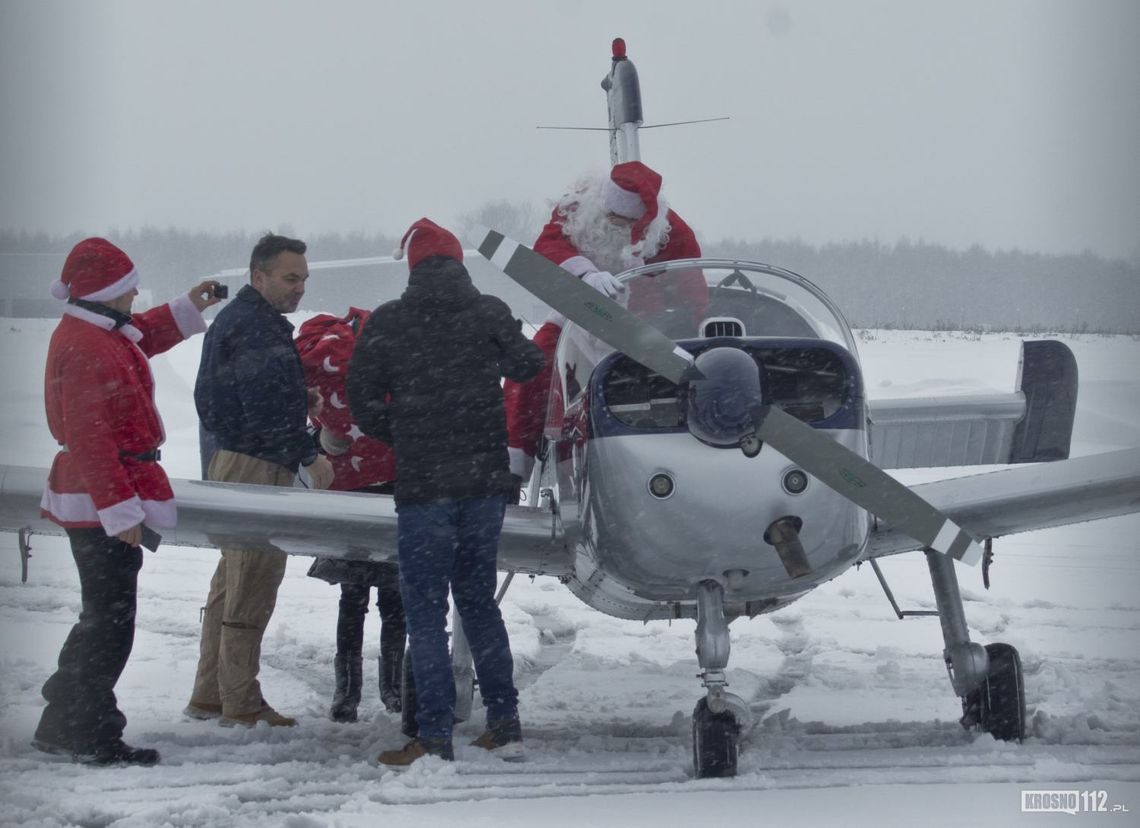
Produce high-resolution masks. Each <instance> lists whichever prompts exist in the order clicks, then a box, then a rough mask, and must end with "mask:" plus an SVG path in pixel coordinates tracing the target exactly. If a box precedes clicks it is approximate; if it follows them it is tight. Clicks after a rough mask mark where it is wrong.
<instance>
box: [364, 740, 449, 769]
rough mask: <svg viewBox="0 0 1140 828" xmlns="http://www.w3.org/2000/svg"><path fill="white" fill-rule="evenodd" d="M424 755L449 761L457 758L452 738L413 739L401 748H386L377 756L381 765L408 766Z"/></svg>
mask: <svg viewBox="0 0 1140 828" xmlns="http://www.w3.org/2000/svg"><path fill="white" fill-rule="evenodd" d="M423 756H438V757H439V758H440V759H445V760H447V761H448V762H450V761H452V760H453V759H455V751H454V750H453V749H452V747H451V740H450V739H419V738H416V739H412V741H410V742H408V743H407V744H406V745H404V746H403V747H402V748H400V749H399V750H386V751H384V752H383V753H381V754H380V755H379V756H377V757H376V761H377V762H379V763H380V764H381V765H390V766H392V767H396V768H401V767H407V766H408V765H410V764H412V762H414V761H416V760H417V759H419V758H421V757H423Z"/></svg>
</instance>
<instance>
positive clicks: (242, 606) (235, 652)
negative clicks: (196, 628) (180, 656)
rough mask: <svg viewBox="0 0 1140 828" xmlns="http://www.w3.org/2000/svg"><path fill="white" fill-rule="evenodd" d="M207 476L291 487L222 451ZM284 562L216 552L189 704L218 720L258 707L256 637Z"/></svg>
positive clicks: (243, 552) (278, 473)
mask: <svg viewBox="0 0 1140 828" xmlns="http://www.w3.org/2000/svg"><path fill="white" fill-rule="evenodd" d="M207 476H208V477H209V479H210V480H217V481H221V482H224V483H256V484H259V485H263V486H292V485H293V477H294V475H293V473H292V472H291V471H289V470H288V469H287V468H285V467H284V466H278V465H277V464H276V463H269V462H267V461H265V460H258V459H257V458H256V457H250V456H248V455H245V454H238V453H236V452H232V451H226V450H225V449H219V450H218V451H217V452H215V453H214V458H213V460H211V461H210V468H209V471H208V472H207ZM287 559H288V555H286V554H285V553H284V552H278V551H267V550H262V549H258V550H248V549H233V548H225V547H223V548H222V559H221V560H220V561H218V568H217V569H216V570H215V571H214V577H213V578H212V579H211V580H210V595H209V597H208V598H207V599H206V614H205V617H204V618H203V620H202V643H201V647H200V649H199V655H198V674H197V676H196V677H195V679H194V692H193V695H192V696H191V698H190V701H191V703H193V704H220V705H221V706H222V715H224V716H236V715H241V714H246V713H255V712H256V711H258V710H260V709H261V706H262V704H263V697H262V694H261V684H260V683H259V682H258V680H257V674H258V672H259V671H260V669H261V639H262V637H263V636H264V635H265V628H266V627H267V626H268V624H269V619H270V618H271V617H272V615H273V608H274V606H275V605H276V603H277V589H278V587H280V586H281V581H282V579H283V578H284V577H285V562H286V560H287Z"/></svg>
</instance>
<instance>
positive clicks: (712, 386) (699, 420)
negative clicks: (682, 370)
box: [688, 348, 764, 446]
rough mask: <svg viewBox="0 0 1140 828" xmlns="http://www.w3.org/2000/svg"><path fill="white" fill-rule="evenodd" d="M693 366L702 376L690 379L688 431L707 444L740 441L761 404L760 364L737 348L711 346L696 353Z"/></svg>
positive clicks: (761, 382)
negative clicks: (694, 365) (697, 354)
mask: <svg viewBox="0 0 1140 828" xmlns="http://www.w3.org/2000/svg"><path fill="white" fill-rule="evenodd" d="M696 367H697V368H698V369H699V370H700V372H701V374H703V375H704V376H703V378H702V379H698V380H693V381H691V382H690V383H689V398H688V427H689V432H690V433H691V434H692V435H693V436H694V437H696V438H697V439H698V440H701V441H703V442H705V443H709V444H710V445H714V446H737V445H739V444H740V439H741V438H742V437H744V436H745V435H747V434H750V433H751V432H752V431H753V430H754V429H755V422H754V412H755V411H756V409H757V408H758V407H759V406H761V405H763V404H764V388H763V379H762V377H761V374H760V366H759V365H757V364H756V361H755V360H754V359H753V358H752V357H751V356H750V355H749V354H748V353H746V352H745V351H742V350H740V349H739V348H712V349H710V350H708V351H705V352H704V353H702V354H700V355H699V356H697V359H696Z"/></svg>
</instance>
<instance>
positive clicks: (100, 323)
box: [63, 305, 115, 331]
mask: <svg viewBox="0 0 1140 828" xmlns="http://www.w3.org/2000/svg"><path fill="white" fill-rule="evenodd" d="M63 315H64V316H74V317H75V318H76V319H82V320H83V321H84V322H90V323H91V324H92V325H94V326H95V327H96V328H102V329H103V330H105V331H110V330H113V329H114V327H115V320H113V319H111V317H109V316H103V315H102V314H100V313H95V312H94V311H89V310H87V308H81V307H79V305H68V306H67V307H65V308H64V309H63Z"/></svg>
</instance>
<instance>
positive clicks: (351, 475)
mask: <svg viewBox="0 0 1140 828" xmlns="http://www.w3.org/2000/svg"><path fill="white" fill-rule="evenodd" d="M370 315H371V313H370V312H369V311H366V310H361V309H360V308H349V311H348V315H347V316H345V317H344V318H343V319H338V318H336V317H335V316H330V315H329V314H321V315H320V316H314V317H313V318H312V319H310V320H308V321H307V322H305V323H304V324H303V325H301V328H300V330H299V331H298V332H297V339H296V342H297V353H299V354H300V355H301V364H302V365H303V366H304V368H305V384H306V385H308V386H309V387H310V388H318V389H320V392H321V396H322V397H324V400H325V404H324V407H323V408H322V409H321V414H320V416H319V417H313V418H312V420H313V422H314V423H316V424H317V425H318V426H320V427H321V428H323V429H328V430H329V431H331V432H333V433H334V434H336V435H338V436H340V437H343V438H347V439H349V440H351V441H352V445H351V446H350V447H349V449H348V451H346V452H345V453H344V454H340V455H330V456H329V460H330V461H331V462H332V467H333V473H334V474H335V475H336V476H335V477H334V478H333V482H332V486H331V488H333V489H338V490H340V491H352V490H354V489H361V488H363V487H365V486H374V485H377V484H379V483H387V482H389V481H392V480H395V479H396V455H395V453H394V452H393V451H392V447H391V446H389V445H388V444H387V443H384V442H381V441H380V440H375V439H373V438H371V437H366V436H365V435H364V434H363V433H362V432H361V431H360V428H359V427H358V426H357V425H356V423H355V422H353V420H352V411H351V410H350V409H349V407H348V394H347V393H346V392H345V386H344V383H345V379H346V377H347V376H348V362H349V360H350V359H351V358H352V349H353V348H354V347H355V345H356V334H357V333H358V332H359V331H360V330H361V328H363V327H364V323H365V322H367V321H368V317H369V316H370Z"/></svg>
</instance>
